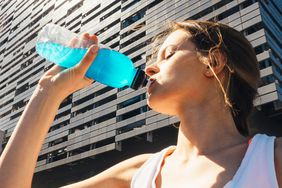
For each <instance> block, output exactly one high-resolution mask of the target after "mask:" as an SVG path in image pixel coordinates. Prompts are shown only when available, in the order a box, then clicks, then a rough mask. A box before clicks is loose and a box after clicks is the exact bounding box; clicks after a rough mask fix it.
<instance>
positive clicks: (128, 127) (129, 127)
mask: <svg viewBox="0 0 282 188" xmlns="http://www.w3.org/2000/svg"><path fill="white" fill-rule="evenodd" d="M145 124H146V123H145V119H142V120H139V121H136V122H134V123H131V124H128V125H126V126H124V127H122V128H120V129H117V134H122V133H125V132H128V131H131V130H133V129H134V128H137V127H142V126H143V125H145Z"/></svg>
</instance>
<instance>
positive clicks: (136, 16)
mask: <svg viewBox="0 0 282 188" xmlns="http://www.w3.org/2000/svg"><path fill="white" fill-rule="evenodd" d="M146 9H147V7H145V8H143V9H141V10H140V11H139V12H136V13H135V14H133V15H131V16H129V17H128V18H126V19H125V20H123V21H122V22H121V29H124V28H126V27H128V26H130V25H131V24H133V23H134V22H137V21H138V20H140V19H141V18H143V17H144V16H145V13H146Z"/></svg>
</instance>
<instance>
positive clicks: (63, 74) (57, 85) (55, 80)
mask: <svg viewBox="0 0 282 188" xmlns="http://www.w3.org/2000/svg"><path fill="white" fill-rule="evenodd" d="M79 41H80V42H81V43H87V45H88V46H89V45H91V46H90V48H89V49H88V51H87V53H86V54H85V56H84V58H83V59H82V60H81V62H80V63H78V64H77V65H76V66H75V67H72V68H69V69H64V68H62V67H60V66H58V65H55V66H53V67H52V68H51V69H50V70H48V71H47V72H46V73H45V74H44V75H43V76H42V77H41V79H40V80H39V87H40V88H41V89H43V90H48V92H51V94H54V95H56V98H58V99H59V100H61V101H62V100H63V99H64V98H66V97H67V96H68V95H70V94H71V93H73V92H75V91H77V90H79V89H82V88H84V87H87V86H89V85H90V84H91V83H93V81H94V80H92V79H89V78H87V77H86V76H85V73H86V72H87V70H88V68H89V67H90V65H91V63H92V62H93V61H94V59H95V57H96V55H97V52H98V46H97V43H98V39H97V37H96V36H95V35H92V36H90V35H89V34H88V33H85V34H83V37H82V40H77V39H73V40H72V41H70V44H71V45H76V43H78V42H79ZM80 45H81V46H85V44H80Z"/></svg>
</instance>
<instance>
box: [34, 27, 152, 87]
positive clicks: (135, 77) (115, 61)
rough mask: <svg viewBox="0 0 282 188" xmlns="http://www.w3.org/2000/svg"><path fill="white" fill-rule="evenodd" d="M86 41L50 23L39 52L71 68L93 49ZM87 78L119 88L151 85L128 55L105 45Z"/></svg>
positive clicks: (37, 47)
mask: <svg viewBox="0 0 282 188" xmlns="http://www.w3.org/2000/svg"><path fill="white" fill-rule="evenodd" d="M82 40H83V39H82V37H79V36H78V35H77V34H75V33H73V32H71V31H69V30H68V29H66V28H63V27H60V26H58V25H55V24H52V23H49V24H47V25H46V26H45V27H44V28H43V29H42V30H41V31H40V32H39V34H38V39H37V43H36V51H37V53H38V54H39V55H40V56H42V57H44V58H46V59H47V60H49V61H51V62H53V63H56V64H57V65H59V66H61V67H64V68H70V67H73V66H75V65H76V64H77V63H79V62H80V61H81V60H82V58H83V57H84V55H85V53H86V52H87V48H88V47H90V46H91V43H90V41H82ZM86 76H87V77H89V78H92V79H94V80H95V81H97V82H100V83H102V84H105V85H108V86H111V87H115V88H122V87H125V86H129V87H131V88H133V89H138V88H141V87H143V86H145V85H146V84H147V79H146V75H145V73H144V71H143V70H141V69H136V68H135V67H134V65H133V63H132V61H131V60H130V59H129V58H128V57H127V56H126V55H124V54H122V53H120V52H117V51H114V50H111V49H109V48H106V47H103V46H101V45H99V51H98V54H97V56H96V58H95V60H94V61H93V63H92V64H91V66H90V67H89V69H88V71H87V72H86Z"/></svg>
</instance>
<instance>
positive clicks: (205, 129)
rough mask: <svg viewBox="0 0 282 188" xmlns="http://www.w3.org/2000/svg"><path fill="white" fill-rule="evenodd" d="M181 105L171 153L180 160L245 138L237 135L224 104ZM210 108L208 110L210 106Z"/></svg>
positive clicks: (215, 149)
mask: <svg viewBox="0 0 282 188" xmlns="http://www.w3.org/2000/svg"><path fill="white" fill-rule="evenodd" d="M197 106H198V107H199V106H200V108H198V107H196V108H193V107H191V106H190V107H189V108H185V109H182V110H181V112H182V113H179V118H180V122H181V124H180V127H179V134H178V140H177V147H176V150H175V152H174V154H175V155H177V156H179V157H181V159H180V160H183V161H185V160H189V159H191V158H193V157H195V156H200V155H206V156H207V155H213V154H217V153H219V152H222V151H224V150H227V149H229V148H231V147H234V146H237V145H239V144H242V143H246V142H247V138H245V137H243V136H241V135H240V134H239V133H238V131H237V129H236V127H235V123H234V121H233V118H232V115H231V113H230V111H229V110H228V109H227V107H225V106H224V105H223V106H222V105H218V106H211V105H210V104H209V105H208V104H207V105H197ZM211 109H212V110H211Z"/></svg>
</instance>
